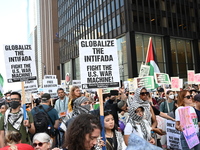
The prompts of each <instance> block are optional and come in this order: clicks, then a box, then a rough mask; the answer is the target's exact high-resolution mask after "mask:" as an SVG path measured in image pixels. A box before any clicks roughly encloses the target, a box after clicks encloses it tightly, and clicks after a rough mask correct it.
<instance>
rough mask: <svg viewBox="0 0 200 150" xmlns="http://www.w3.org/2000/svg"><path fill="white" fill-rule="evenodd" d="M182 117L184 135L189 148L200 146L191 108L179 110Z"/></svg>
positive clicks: (181, 123)
mask: <svg viewBox="0 0 200 150" xmlns="http://www.w3.org/2000/svg"><path fill="white" fill-rule="evenodd" d="M178 112H179V116H180V125H181V127H182V129H183V134H184V137H185V140H186V142H187V144H188V147H189V148H190V149H191V148H193V147H194V146H195V145H197V144H199V138H198V136H197V133H196V131H195V128H194V124H193V122H192V118H191V114H190V106H188V107H183V108H180V109H179V110H178Z"/></svg>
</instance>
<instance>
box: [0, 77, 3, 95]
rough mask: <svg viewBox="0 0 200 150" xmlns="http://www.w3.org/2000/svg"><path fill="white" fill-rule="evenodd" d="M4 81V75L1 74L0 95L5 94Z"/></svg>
mask: <svg viewBox="0 0 200 150" xmlns="http://www.w3.org/2000/svg"><path fill="white" fill-rule="evenodd" d="M3 83H4V80H3V77H2V75H1V74H0V97H2V96H3Z"/></svg>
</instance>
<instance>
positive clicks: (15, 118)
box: [4, 108, 23, 130]
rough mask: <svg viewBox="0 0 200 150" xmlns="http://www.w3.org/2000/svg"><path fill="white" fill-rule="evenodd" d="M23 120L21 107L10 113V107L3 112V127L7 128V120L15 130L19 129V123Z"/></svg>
mask: <svg viewBox="0 0 200 150" xmlns="http://www.w3.org/2000/svg"><path fill="white" fill-rule="evenodd" d="M22 121H23V109H22V108H20V111H19V112H18V113H11V108H8V110H7V111H6V113H5V117H4V128H5V129H6V130H8V122H9V123H10V124H11V125H12V126H13V128H15V129H16V130H20V127H21V123H22Z"/></svg>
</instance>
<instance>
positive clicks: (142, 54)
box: [135, 34, 165, 72]
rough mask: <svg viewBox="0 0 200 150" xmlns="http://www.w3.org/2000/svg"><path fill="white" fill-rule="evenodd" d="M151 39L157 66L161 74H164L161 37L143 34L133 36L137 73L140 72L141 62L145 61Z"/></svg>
mask: <svg viewBox="0 0 200 150" xmlns="http://www.w3.org/2000/svg"><path fill="white" fill-rule="evenodd" d="M150 37H152V41H153V46H154V52H155V54H156V59H157V64H158V67H159V69H160V71H161V72H165V68H164V64H165V61H164V57H163V55H164V54H163V46H162V45H163V44H162V37H159V36H151V35H143V34H135V42H136V53H137V68H138V72H139V70H140V66H141V64H142V62H144V63H145V61H146V54H147V49H148V43H149V38H150Z"/></svg>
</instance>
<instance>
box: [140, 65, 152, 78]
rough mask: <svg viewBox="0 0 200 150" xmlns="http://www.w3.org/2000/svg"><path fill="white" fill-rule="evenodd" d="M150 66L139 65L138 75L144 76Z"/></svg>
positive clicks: (147, 73) (146, 74)
mask: <svg viewBox="0 0 200 150" xmlns="http://www.w3.org/2000/svg"><path fill="white" fill-rule="evenodd" d="M149 70H150V66H148V65H141V67H140V73H139V77H144V76H148V75H149Z"/></svg>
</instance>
